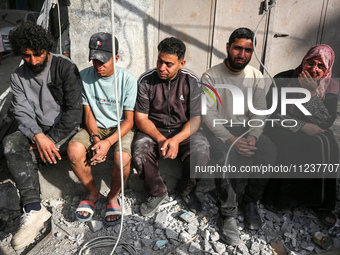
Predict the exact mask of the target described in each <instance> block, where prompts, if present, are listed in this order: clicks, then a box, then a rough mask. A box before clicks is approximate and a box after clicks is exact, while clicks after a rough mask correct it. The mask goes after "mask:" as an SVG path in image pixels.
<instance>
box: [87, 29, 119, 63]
mask: <svg viewBox="0 0 340 255" xmlns="http://www.w3.org/2000/svg"><path fill="white" fill-rule="evenodd" d="M115 47H116V55H117V54H118V40H117V38H116V37H115ZM89 48H90V54H89V61H91V60H92V59H97V60H99V61H101V62H103V63H106V62H108V61H109V60H110V58H111V57H112V35H111V34H109V33H104V32H99V33H96V34H94V35H92V36H91V38H90V42H89Z"/></svg>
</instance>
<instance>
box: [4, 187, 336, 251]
mask: <svg viewBox="0 0 340 255" xmlns="http://www.w3.org/2000/svg"><path fill="white" fill-rule="evenodd" d="M202 184H203V185H200V186H199V187H198V189H197V191H196V192H197V194H198V197H199V198H200V199H202V203H203V207H204V212H202V213H201V214H199V215H194V214H192V213H190V212H188V211H187V208H185V206H184V204H183V201H182V200H181V199H180V198H179V197H177V196H175V195H174V194H171V193H170V197H171V198H170V202H168V205H167V206H163V207H162V209H159V210H158V211H157V212H156V213H155V214H154V215H152V216H149V217H143V216H141V215H140V213H139V206H140V204H141V203H142V202H143V201H144V199H145V197H146V194H145V193H134V192H127V193H128V195H127V196H126V197H125V199H124V204H125V206H126V208H125V209H126V211H127V214H125V216H124V225H123V232H122V237H121V241H120V243H129V244H130V245H131V246H133V247H134V248H135V250H136V254H168V253H170V252H171V253H170V254H236V255H241V254H243V255H244V254H251V255H253V254H254V255H256V254H258V255H271V254H278V253H274V252H273V249H272V246H271V244H270V243H271V242H272V243H279V242H281V243H282V244H283V247H284V250H285V252H286V254H288V255H294V254H296V255H308V254H316V253H318V252H321V251H323V249H322V248H321V247H320V246H318V245H317V244H316V243H314V242H313V240H312V235H313V233H314V232H315V231H321V232H323V233H325V234H328V235H330V236H331V237H332V238H333V240H334V248H339V247H340V241H339V239H340V222H339V221H338V222H337V224H336V225H335V227H333V228H332V229H330V230H327V229H325V228H323V227H322V226H321V225H320V224H319V222H318V220H317V218H316V217H315V215H314V214H313V212H312V211H310V210H308V209H306V208H297V209H295V210H294V211H285V212H279V213H277V214H275V213H273V212H270V211H268V210H266V209H265V208H264V207H263V205H261V204H259V212H260V214H261V216H262V219H263V226H262V228H261V229H260V230H258V231H250V230H248V229H246V228H244V225H243V220H244V218H243V215H242V212H240V213H239V215H238V217H237V221H238V226H239V230H240V237H241V240H242V241H241V244H240V245H239V246H238V247H233V246H228V245H226V244H224V243H223V242H221V241H220V236H219V232H218V226H217V225H216V220H217V207H216V205H215V203H214V202H213V201H212V200H211V199H210V196H206V195H205V194H208V192H209V191H210V190H211V185H210V184H209V185H208V184H207V185H204V183H202ZM0 192H1V187H0ZM81 199H83V197H71V196H66V197H65V198H64V199H47V200H44V204H45V205H46V206H47V207H48V208H49V209H50V211H53V219H52V222H51V223H50V224H52V225H53V227H52V232H54V233H53V236H52V238H51V240H50V241H49V242H47V243H46V244H44V246H43V247H42V248H41V249H40V251H39V252H38V253H36V254H40V255H42V254H65V255H67V254H76V253H77V251H79V249H80V247H82V245H83V244H84V242H85V241H88V240H90V239H92V238H94V237H99V236H111V237H114V238H116V237H117V236H118V232H119V229H120V225H116V226H111V227H106V226H105V225H103V217H104V214H103V212H105V200H104V198H103V199H102V200H101V201H100V203H99V205H98V206H97V208H96V212H95V215H94V217H93V220H92V221H91V222H88V223H80V222H78V221H77V220H76V219H75V214H74V212H75V209H76V207H77V205H78V203H79V202H80V200H81ZM175 201H176V202H175ZM338 204H339V201H338ZM16 209H17V208H16ZM52 209H53V210H52ZM339 211H340V210H339V205H337V213H339ZM11 215H12V216H11ZM13 215H14V216H13ZM188 215H189V216H188ZM19 216H20V211H18V210H9V209H6V208H1V209H0V219H1V222H2V224H6V226H5V227H4V228H1V232H0V254H20V252H22V251H20V252H19V253H18V252H17V253H14V251H13V249H12V247H11V246H10V241H11V238H12V236H13V234H14V233H15V231H16V228H17V226H18V224H19V218H20V217H19ZM180 216H182V217H180ZM47 233H48V232H47ZM45 235H46V233H45ZM42 237H43V235H41V236H40V239H41V238H42ZM38 242H39V240H37V241H36V243H35V244H37V243H38ZM32 247H34V244H33V245H32V246H31V248H32ZM111 249H112V246H111V247H100V248H95V249H91V250H90V251H88V252H87V253H86V254H110V252H111ZM118 251H119V252H118ZM1 252H2V253H1ZM24 252H26V251H24ZM24 252H23V253H24ZM117 252H118V254H130V253H129V252H128V251H126V250H125V249H124V247H123V246H121V245H119V246H118V248H117ZM280 254H281V253H280Z"/></svg>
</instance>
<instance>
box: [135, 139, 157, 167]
mask: <svg viewBox="0 0 340 255" xmlns="http://www.w3.org/2000/svg"><path fill="white" fill-rule="evenodd" d="M153 151H154V141H153V140H152V138H150V137H143V138H141V139H137V140H135V141H134V142H133V156H132V161H133V164H134V165H135V166H136V164H137V165H139V164H141V163H142V162H143V160H145V158H146V156H147V155H148V154H149V153H150V152H151V153H153Z"/></svg>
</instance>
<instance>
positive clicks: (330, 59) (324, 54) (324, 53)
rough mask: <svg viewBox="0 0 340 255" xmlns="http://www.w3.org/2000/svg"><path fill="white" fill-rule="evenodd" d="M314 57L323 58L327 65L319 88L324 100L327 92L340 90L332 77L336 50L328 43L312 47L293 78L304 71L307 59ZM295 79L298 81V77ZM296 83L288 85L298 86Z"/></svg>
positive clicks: (324, 63)
mask: <svg viewBox="0 0 340 255" xmlns="http://www.w3.org/2000/svg"><path fill="white" fill-rule="evenodd" d="M314 57H320V58H321V60H322V64H323V65H324V66H325V67H326V71H325V73H324V75H323V77H322V78H321V79H320V81H319V86H318V89H317V93H318V95H319V97H320V98H321V99H322V100H324V99H325V94H326V93H333V94H338V92H339V86H338V85H337V83H335V82H334V81H333V80H332V79H331V77H332V67H333V63H334V58H335V55H334V51H333V49H332V48H331V47H329V46H328V45H326V44H319V45H316V46H314V47H312V48H310V49H309V51H308V52H307V54H306V55H305V56H304V58H303V59H302V62H301V64H300V65H299V66H298V67H297V68H296V69H295V71H294V73H293V76H292V78H297V77H299V74H300V73H301V72H302V69H303V65H304V64H305V63H306V61H308V60H309V59H312V58H314ZM293 80H295V82H294V83H296V80H297V79H293ZM296 85H297V84H289V85H288V86H290V87H297V86H296ZM298 87H300V84H299V85H298Z"/></svg>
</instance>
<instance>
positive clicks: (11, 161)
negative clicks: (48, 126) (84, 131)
mask: <svg viewBox="0 0 340 255" xmlns="http://www.w3.org/2000/svg"><path fill="white" fill-rule="evenodd" d="M75 133H76V129H75V130H74V131H73V132H72V133H71V134H70V135H69V136H67V137H66V138H64V139H63V140H61V141H60V142H59V143H57V144H56V146H57V147H58V148H59V153H60V154H62V155H63V154H65V155H66V151H67V144H68V141H69V140H70V139H71V137H72V136H73V135H74V134H75ZM31 145H32V143H31V141H30V140H29V139H28V138H27V137H26V136H24V135H23V134H22V133H21V132H20V131H16V132H14V133H12V134H10V135H8V136H6V137H5V138H4V140H3V147H4V155H5V157H6V160H7V166H8V168H9V171H10V172H11V174H12V176H13V179H14V181H15V183H16V186H17V189H18V190H19V193H20V200H21V203H22V205H23V206H25V205H27V204H29V203H33V202H40V184H39V175H38V163H40V162H41V159H40V155H39V152H38V150H29V149H30V147H31Z"/></svg>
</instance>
